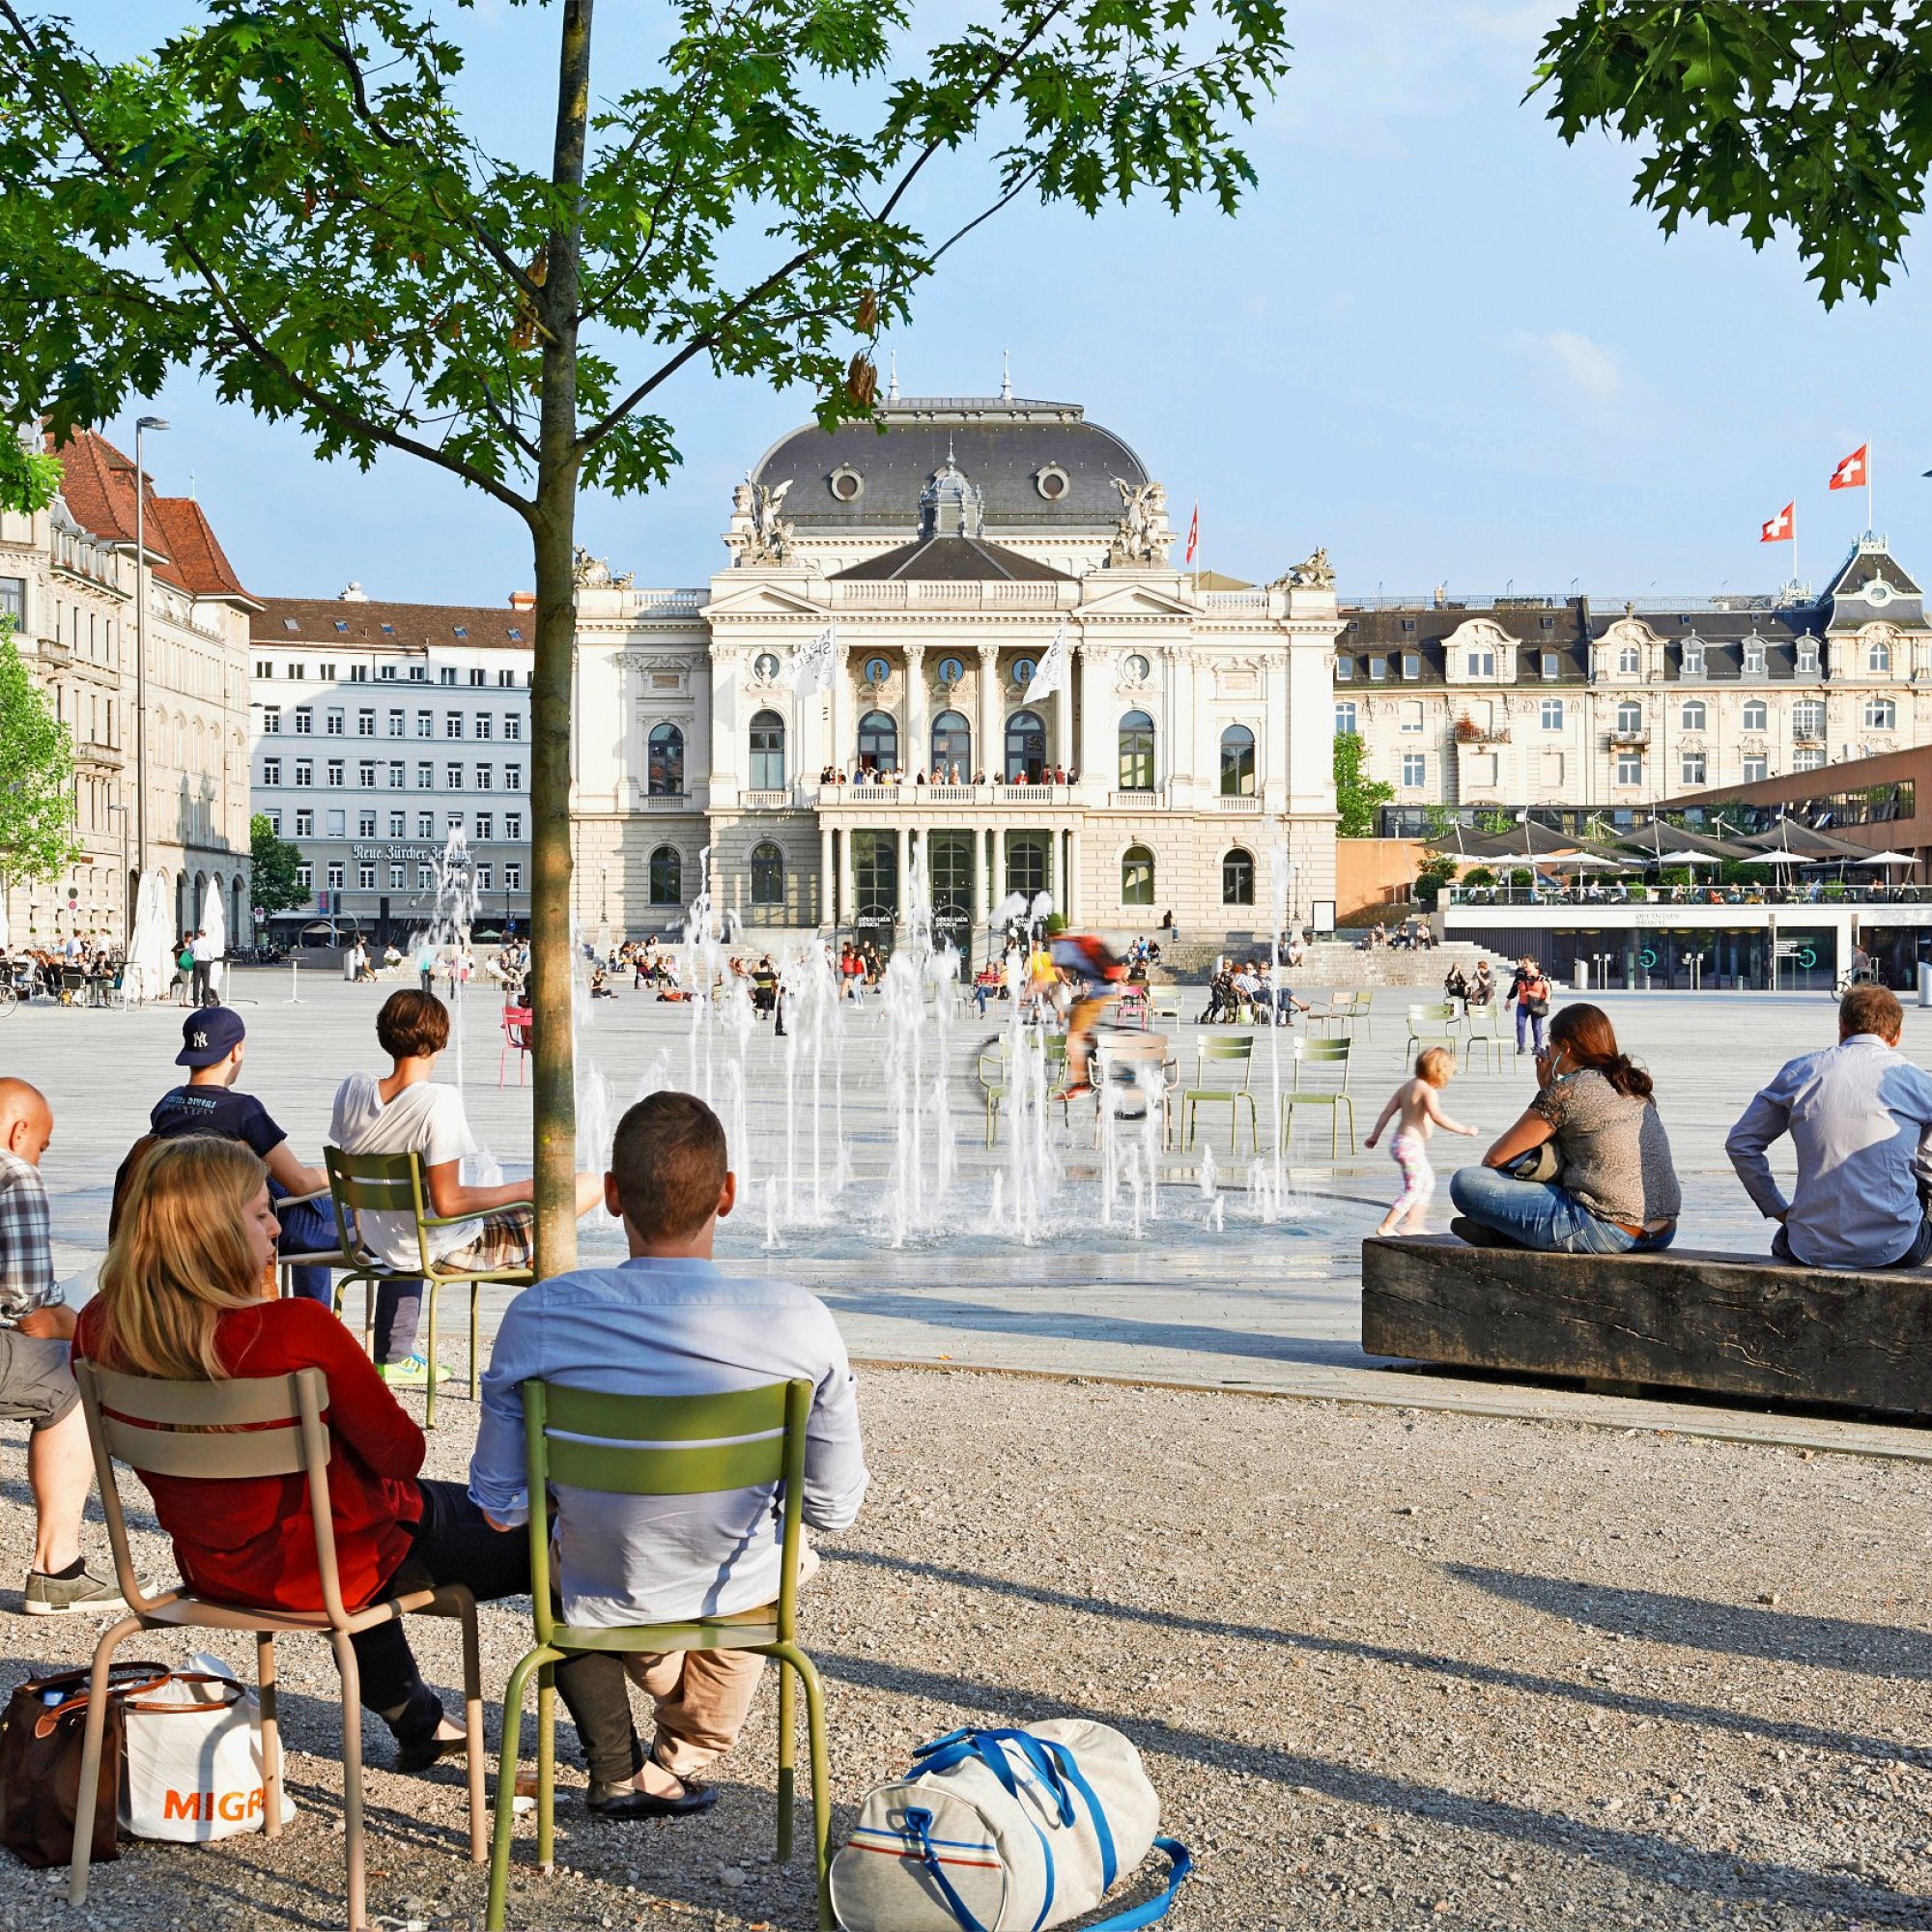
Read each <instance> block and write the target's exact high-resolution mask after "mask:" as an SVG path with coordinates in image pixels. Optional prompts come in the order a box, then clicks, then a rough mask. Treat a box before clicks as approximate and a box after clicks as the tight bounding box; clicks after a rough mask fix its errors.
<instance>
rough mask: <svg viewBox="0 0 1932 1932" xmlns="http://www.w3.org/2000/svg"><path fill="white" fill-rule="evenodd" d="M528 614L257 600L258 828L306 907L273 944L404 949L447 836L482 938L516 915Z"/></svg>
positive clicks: (355, 600)
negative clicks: (275, 846) (466, 868)
mask: <svg viewBox="0 0 1932 1932" xmlns="http://www.w3.org/2000/svg"><path fill="white" fill-rule="evenodd" d="M533 636H534V625H533V621H532V616H531V611H530V606H529V601H528V599H527V598H525V599H524V600H523V601H522V602H518V601H517V600H515V599H513V600H512V601H511V603H510V604H509V606H507V607H497V608H495V609H492V608H489V607H477V608H472V607H469V606H457V605H444V604H387V603H379V602H373V601H371V600H370V599H369V598H367V597H365V596H364V595H363V593H362V589H361V586H360V585H359V584H354V583H352V584H351V585H350V586H349V588H348V589H347V590H345V591H343V592H342V594H341V595H340V596H339V597H334V598H301V597H270V598H268V599H265V600H264V602H263V604H262V606H261V609H260V610H259V611H258V612H257V613H256V615H255V618H254V622H253V625H252V645H253V649H252V658H253V677H252V679H251V681H250V702H249V711H250V720H251V755H252V759H253V771H254V802H255V810H258V811H261V812H264V813H266V814H267V816H268V819H269V822H270V825H271V826H273V827H274V829H275V831H276V832H277V834H278V835H279V836H280V837H282V838H286V839H288V840H290V841H291V842H292V843H294V844H295V845H296V846H298V848H299V849H300V852H301V855H302V856H301V872H300V875H299V876H300V878H301V882H302V884H303V885H304V886H305V887H306V888H307V889H308V891H309V893H310V898H309V900H308V902H307V903H306V904H305V905H303V906H299V907H297V908H295V909H293V910H290V911H287V912H282V913H278V914H277V915H276V916H275V918H274V919H273V920H272V921H271V922H270V924H271V927H272V929H274V930H275V931H277V932H280V933H281V934H283V935H284V936H292V935H295V934H298V933H303V932H316V933H327V932H330V931H333V932H335V933H338V934H341V935H344V936H347V935H348V934H350V933H352V932H359V933H361V934H362V935H363V936H364V937H365V938H367V939H369V940H371V941H373V942H374V943H375V944H377V945H379V946H380V945H384V944H386V943H387V942H388V941H390V940H395V941H396V942H397V943H398V944H405V943H407V941H408V938H409V935H410V934H411V933H412V931H416V930H419V929H421V928H422V927H423V926H425V925H426V924H427V923H429V919H430V916H431V915H432V914H433V913H434V911H435V909H436V902H437V890H438V883H439V877H440V866H441V864H442V861H443V857H444V854H445V852H446V850H447V848H448V845H449V840H450V836H451V835H452V834H453V833H455V834H461V836H462V839H463V842H464V844H465V846H466V847H467V849H468V852H469V859H470V862H471V864H472V865H473V867H474V884H475V889H476V895H477V916H476V920H475V923H474V930H475V931H476V933H477V934H478V936H479V937H484V938H495V937H497V936H498V935H500V934H501V933H502V932H503V931H504V930H506V929H507V928H508V927H509V926H510V925H511V924H512V923H514V924H515V925H516V927H518V928H519V929H521V928H522V927H523V926H524V923H525V922H526V920H527V918H528V915H529V883H528V878H529V740H530V733H529V698H530V663H531V639H532V638H533Z"/></svg>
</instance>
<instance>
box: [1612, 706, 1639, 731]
mask: <svg viewBox="0 0 1932 1932" xmlns="http://www.w3.org/2000/svg"><path fill="white" fill-rule="evenodd" d="M1617 729H1618V730H1619V731H1622V732H1624V733H1626V734H1628V733H1630V732H1633V731H1641V730H1642V729H1643V706H1642V705H1641V704H1639V703H1638V702H1637V701H1636V699H1635V698H1634V697H1627V698H1625V699H1624V701H1623V702H1622V703H1621V704H1619V705H1618V706H1617Z"/></svg>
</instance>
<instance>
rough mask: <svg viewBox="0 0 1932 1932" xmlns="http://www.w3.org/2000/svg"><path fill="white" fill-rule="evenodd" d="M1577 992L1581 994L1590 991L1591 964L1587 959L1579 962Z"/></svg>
mask: <svg viewBox="0 0 1932 1932" xmlns="http://www.w3.org/2000/svg"><path fill="white" fill-rule="evenodd" d="M1589 990H1590V962H1589V961H1588V960H1587V959H1583V958H1578V959H1577V991H1578V992H1579V993H1587V992H1588V991H1589Z"/></svg>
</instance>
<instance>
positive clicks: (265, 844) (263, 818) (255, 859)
mask: <svg viewBox="0 0 1932 1932" xmlns="http://www.w3.org/2000/svg"><path fill="white" fill-rule="evenodd" d="M248 859H249V864H250V865H251V866H252V867H253V868H254V870H253V876H252V881H251V884H250V887H249V891H250V893H251V894H252V895H253V903H254V904H256V905H258V906H260V907H261V908H262V911H263V912H264V913H265V914H267V915H268V916H269V917H270V918H272V917H273V916H274V915H275V914H276V913H278V912H288V911H290V910H291V909H292V908H294V907H296V906H299V905H306V904H307V903H308V901H309V893H308V888H307V887H306V886H304V885H303V884H302V883H301V881H300V879H299V878H298V875H297V872H296V867H298V866H299V865H300V864H301V852H300V850H299V849H298V847H297V846H294V845H291V844H290V843H289V841H288V840H287V839H286V838H281V837H280V836H279V835H278V834H277V833H276V831H275V828H274V827H273V826H272V825H271V824H270V822H269V814H268V813H267V812H266V811H258V812H256V813H255V814H254V816H253V817H252V818H250V819H249V821H248Z"/></svg>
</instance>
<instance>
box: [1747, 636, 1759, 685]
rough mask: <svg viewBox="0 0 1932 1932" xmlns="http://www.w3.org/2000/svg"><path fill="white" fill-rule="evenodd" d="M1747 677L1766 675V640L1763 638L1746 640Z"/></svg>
mask: <svg viewBox="0 0 1932 1932" xmlns="http://www.w3.org/2000/svg"><path fill="white" fill-rule="evenodd" d="M1745 675H1746V676H1747V677H1762V676H1763V675H1764V639H1761V638H1747V639H1745Z"/></svg>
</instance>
